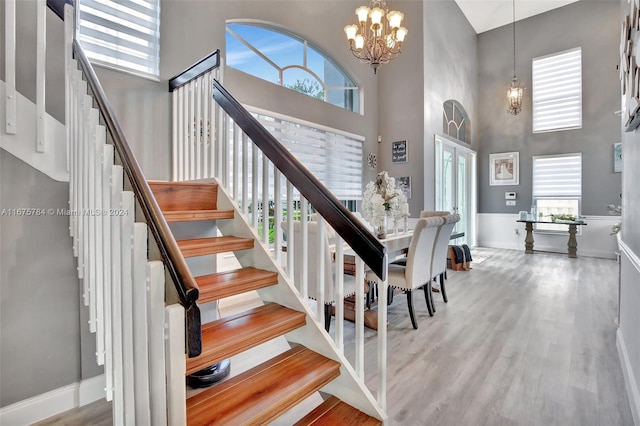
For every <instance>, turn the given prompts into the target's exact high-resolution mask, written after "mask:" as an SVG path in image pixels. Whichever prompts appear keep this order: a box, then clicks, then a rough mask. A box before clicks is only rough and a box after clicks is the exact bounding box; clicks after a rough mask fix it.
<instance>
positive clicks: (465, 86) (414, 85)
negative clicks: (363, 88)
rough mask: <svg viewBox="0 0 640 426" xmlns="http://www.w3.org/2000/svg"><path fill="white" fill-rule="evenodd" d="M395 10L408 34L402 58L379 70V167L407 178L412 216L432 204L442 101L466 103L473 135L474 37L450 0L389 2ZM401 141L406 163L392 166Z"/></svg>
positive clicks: (475, 67) (474, 107)
mask: <svg viewBox="0 0 640 426" xmlns="http://www.w3.org/2000/svg"><path fill="white" fill-rule="evenodd" d="M393 6H394V7H396V6H397V7H398V9H399V10H401V11H403V12H404V14H405V20H406V26H407V28H408V29H409V34H408V36H407V42H406V44H405V47H404V48H403V53H402V55H401V56H400V57H399V58H397V59H395V60H393V61H392V62H390V63H389V64H387V65H383V66H382V67H381V69H380V71H378V72H379V74H380V76H379V78H380V82H379V83H380V89H379V90H380V107H379V108H380V120H379V122H380V134H381V135H382V143H381V144H380V145H379V148H378V169H380V170H389V172H390V174H391V175H392V176H411V186H412V199H411V200H410V202H409V212H410V213H411V215H412V216H414V217H416V216H418V215H419V214H420V211H421V210H423V209H425V208H427V209H432V208H433V207H434V204H435V181H434V135H435V134H442V104H443V103H444V102H445V101H446V100H448V99H455V100H457V101H459V102H460V103H461V104H462V105H464V107H465V109H466V111H467V113H468V114H469V116H470V120H471V123H472V124H471V126H472V130H471V133H472V137H473V135H474V134H475V130H474V129H476V126H477V123H476V121H477V118H476V114H475V110H476V102H477V96H476V92H477V89H476V86H477V78H476V77H477V53H476V52H477V49H476V45H477V42H476V37H477V36H476V33H475V31H474V30H473V28H472V27H471V25H470V24H469V22H468V21H467V20H466V18H465V17H464V15H463V14H462V12H461V11H460V9H459V8H458V5H457V4H455V2H454V1H453V0H444V1H425V2H412V1H405V2H393ZM420 88H422V89H423V90H420ZM404 139H406V140H407V141H408V162H407V163H392V162H391V142H393V141H396V140H404ZM474 143H475V141H474ZM425 147H426V148H425ZM425 149H426V150H427V151H426V153H425Z"/></svg>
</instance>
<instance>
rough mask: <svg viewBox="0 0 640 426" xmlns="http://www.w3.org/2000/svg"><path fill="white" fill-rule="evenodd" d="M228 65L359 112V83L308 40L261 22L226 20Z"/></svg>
mask: <svg viewBox="0 0 640 426" xmlns="http://www.w3.org/2000/svg"><path fill="white" fill-rule="evenodd" d="M226 45H227V47H226V49H227V65H228V66H230V67H233V68H236V69H239V70H240V71H244V72H246V73H248V74H251V75H254V76H256V77H259V78H261V79H263V80H267V81H270V82H271V83H274V84H278V85H280V86H284V87H288V88H289V89H292V90H295V91H297V92H300V93H303V94H305V95H307V96H311V97H312V98H316V99H319V100H322V101H325V102H328V103H330V104H333V105H337V106H339V107H341V108H344V109H347V110H349V111H354V112H358V111H359V102H358V97H359V93H358V87H357V86H356V85H355V83H354V82H353V80H351V78H349V77H348V76H347V74H346V73H345V72H344V71H343V70H342V69H340V68H339V67H338V66H337V65H336V64H335V62H334V61H333V60H331V59H330V58H329V57H328V56H327V55H325V54H324V53H322V52H321V51H320V49H318V48H317V47H315V46H313V45H312V44H311V43H309V42H308V41H307V40H305V39H303V38H300V37H298V36H296V35H294V34H291V33H288V32H285V31H284V30H282V29H277V28H273V27H269V26H265V25H263V24H256V23H228V24H227V41H226Z"/></svg>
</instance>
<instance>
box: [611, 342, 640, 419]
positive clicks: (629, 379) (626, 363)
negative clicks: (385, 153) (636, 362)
mask: <svg viewBox="0 0 640 426" xmlns="http://www.w3.org/2000/svg"><path fill="white" fill-rule="evenodd" d="M616 346H617V347H618V355H619V356H620V364H621V365H622V373H623V374H624V382H625V384H626V385H627V394H628V395H629V404H630V405H631V414H632V415H633V422H634V424H636V425H640V391H639V390H638V384H637V383H636V382H635V380H634V377H635V376H634V375H633V366H632V365H631V361H630V360H629V354H628V353H627V347H626V345H625V343H624V336H623V335H622V331H621V330H620V329H618V332H617V333H616Z"/></svg>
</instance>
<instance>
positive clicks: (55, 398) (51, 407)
mask: <svg viewBox="0 0 640 426" xmlns="http://www.w3.org/2000/svg"><path fill="white" fill-rule="evenodd" d="M104 387H105V377H104V374H102V375H100V376H96V377H92V378H90V379H87V380H83V381H82V382H80V383H72V384H70V385H67V386H63V387H61V388H58V389H54V390H52V391H50V392H46V393H43V394H41V395H37V396H34V397H33V398H29V399H25V400H23V401H20V402H16V403H15V404H11V405H8V406H6V407H2V408H1V409H0V425H2V426H23V425H28V424H31V423H35V422H39V421H41V420H44V419H46V418H49V417H51V416H55V415H56V414H60V413H62V412H65V411H67V410H71V409H72V408H77V407H82V406H83V405H87V404H89V403H91V402H94V401H97V400H99V399H101V398H104V394H105V393H104Z"/></svg>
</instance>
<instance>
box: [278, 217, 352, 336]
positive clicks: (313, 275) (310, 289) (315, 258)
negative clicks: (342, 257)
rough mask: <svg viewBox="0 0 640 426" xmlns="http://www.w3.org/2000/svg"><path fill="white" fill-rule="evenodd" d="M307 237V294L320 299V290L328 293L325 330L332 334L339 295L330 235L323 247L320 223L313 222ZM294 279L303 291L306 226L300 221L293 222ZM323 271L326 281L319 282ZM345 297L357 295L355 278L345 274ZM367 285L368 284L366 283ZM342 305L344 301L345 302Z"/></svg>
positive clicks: (284, 224)
mask: <svg viewBox="0 0 640 426" xmlns="http://www.w3.org/2000/svg"><path fill="white" fill-rule="evenodd" d="M307 225H308V236H307V259H308V261H307V294H308V297H309V298H310V299H313V300H317V297H318V289H319V288H322V289H323V291H324V328H325V330H327V332H329V328H330V326H331V311H332V310H331V308H332V306H333V304H334V303H335V302H336V295H335V285H334V284H335V282H336V276H335V267H334V266H335V261H334V260H333V259H332V254H331V251H330V248H329V239H328V235H327V234H328V233H327V232H325V233H324V240H323V241H322V244H321V245H320V244H319V241H320V233H319V232H318V231H319V223H318V222H315V221H309V222H308V223H307ZM282 228H283V229H284V230H285V232H286V229H287V222H283V223H282ZM293 250H294V255H293V259H294V262H293V279H294V285H295V287H296V288H297V289H298V290H299V291H300V290H301V288H302V280H303V275H302V265H303V261H304V260H303V257H302V223H301V222H300V221H294V222H293ZM320 250H323V251H324V262H323V264H320V262H319V259H320ZM320 268H323V269H324V282H320V281H319V272H320ZM343 283H344V286H343V289H344V295H343V297H347V296H352V295H353V294H355V292H356V280H355V277H353V276H351V275H344V279H343ZM363 285H364V283H363ZM341 302H342V301H341Z"/></svg>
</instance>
